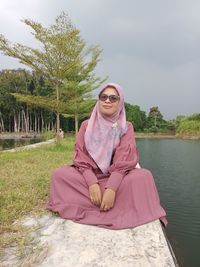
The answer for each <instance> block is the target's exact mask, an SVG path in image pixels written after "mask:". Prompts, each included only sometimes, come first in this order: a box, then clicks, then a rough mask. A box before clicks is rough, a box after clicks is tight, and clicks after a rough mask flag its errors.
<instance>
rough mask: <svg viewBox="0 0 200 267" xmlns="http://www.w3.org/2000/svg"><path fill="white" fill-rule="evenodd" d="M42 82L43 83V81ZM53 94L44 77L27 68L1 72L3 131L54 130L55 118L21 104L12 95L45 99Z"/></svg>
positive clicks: (1, 120)
mask: <svg viewBox="0 0 200 267" xmlns="http://www.w3.org/2000/svg"><path fill="white" fill-rule="evenodd" d="M41 80H42V81H43V82H41ZM50 92H52V88H50V86H49V84H48V83H46V80H44V79H43V78H42V77H40V76H39V77H38V76H36V74H35V73H31V72H29V71H27V70H25V69H17V70H2V71H0V111H1V112H0V131H3V132H4V131H9V132H10V131H14V132H20V131H23V132H24V131H26V132H28V131H35V132H40V131H43V130H44V129H46V130H47V129H49V130H50V129H53V128H54V124H55V115H54V114H53V113H52V112H51V111H48V110H45V109H43V108H38V107H35V108H33V107H32V106H33V105H32V103H27V102H26V104H24V103H19V102H17V101H16V98H15V97H14V96H13V94H15V93H18V94H20V95H21V94H22V96H25V97H27V98H28V97H29V96H31V95H39V96H42V95H44V93H46V94H48V93H50Z"/></svg>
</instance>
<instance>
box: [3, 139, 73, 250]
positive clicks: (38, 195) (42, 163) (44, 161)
mask: <svg viewBox="0 0 200 267" xmlns="http://www.w3.org/2000/svg"><path fill="white" fill-rule="evenodd" d="M73 145H74V136H68V137H66V138H65V139H63V140H61V143H60V144H59V145H56V144H50V145H45V146H41V147H38V148H35V149H32V150H23V151H16V152H14V153H11V152H1V153H0V206H1V209H0V222H1V228H0V234H1V235H2V238H1V239H0V247H1V248H3V247H5V246H8V245H10V244H11V243H12V242H14V241H15V242H17V243H18V244H20V243H23V242H24V236H25V234H24V229H23V228H22V227H20V226H19V225H16V224H13V223H14V222H15V221H16V220H18V219H20V218H21V217H22V216H23V215H25V214H28V213H30V212H31V213H42V212H44V211H45V203H46V201H47V199H48V194H49V184H50V176H51V173H52V171H53V170H54V169H55V168H57V167H59V166H62V165H65V164H70V163H71V162H72V156H73Z"/></svg>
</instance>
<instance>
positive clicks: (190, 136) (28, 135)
mask: <svg viewBox="0 0 200 267" xmlns="http://www.w3.org/2000/svg"><path fill="white" fill-rule="evenodd" d="M66 135H69V136H72V135H73V134H72V133H66ZM41 137H43V138H44V139H45V140H47V139H49V138H53V137H55V134H54V133H53V132H46V133H34V132H33V133H25V132H20V133H8V132H6V133H0V139H2V140H3V139H25V138H41ZM135 137H136V138H171V139H174V138H182V139H191V140H200V134H178V133H169V132H164V133H162V132H158V133H144V132H135Z"/></svg>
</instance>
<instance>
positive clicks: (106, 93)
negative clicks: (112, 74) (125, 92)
mask: <svg viewBox="0 0 200 267" xmlns="http://www.w3.org/2000/svg"><path fill="white" fill-rule="evenodd" d="M99 100H100V101H99V111H100V113H101V114H103V115H106V116H112V115H113V114H115V112H116V111H117V109H118V104H119V100H120V97H119V95H118V93H117V91H116V90H115V89H114V88H113V87H111V86H109V87H107V88H106V89H104V90H103V91H102V92H101V93H100V94H99Z"/></svg>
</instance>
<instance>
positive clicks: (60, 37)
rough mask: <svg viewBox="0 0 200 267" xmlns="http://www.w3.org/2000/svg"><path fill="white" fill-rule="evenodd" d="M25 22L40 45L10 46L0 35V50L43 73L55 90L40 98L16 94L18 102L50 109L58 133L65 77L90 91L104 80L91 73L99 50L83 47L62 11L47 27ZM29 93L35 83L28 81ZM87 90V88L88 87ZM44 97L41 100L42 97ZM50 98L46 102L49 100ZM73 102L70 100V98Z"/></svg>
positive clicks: (63, 108) (30, 21) (74, 28)
mask: <svg viewBox="0 0 200 267" xmlns="http://www.w3.org/2000/svg"><path fill="white" fill-rule="evenodd" d="M23 22H24V23H25V25H27V26H29V27H30V28H31V29H32V31H33V32H32V34H33V36H34V38H35V39H36V40H37V41H38V42H39V44H40V49H39V48H32V47H28V46H25V45H23V44H18V43H17V44H14V45H12V44H11V43H10V42H9V41H8V40H7V39H6V38H5V37H4V36H3V35H0V50H1V51H2V52H3V53H4V54H5V55H7V56H10V57H13V58H16V59H18V60H19V61H20V62H21V63H22V64H25V65H27V66H28V67H30V68H31V69H32V70H34V71H35V72H36V73H37V74H38V73H39V74H40V75H42V76H44V77H45V78H46V79H47V80H48V81H49V82H50V83H51V86H52V88H53V89H54V91H53V93H52V94H50V95H48V97H46V98H45V97H44V96H41V95H40V98H37V97H35V96H33V95H32V94H31V95H30V96H27V95H25V94H23V95H20V94H15V96H16V97H17V100H18V101H22V102H26V101H27V102H28V103H29V104H31V103H32V104H33V105H35V104H36V103H38V106H40V107H45V108H50V109H51V110H52V111H54V112H55V113H56V116H57V133H58V131H59V128H60V113H66V107H69V106H70V104H69V103H68V101H69V99H67V98H65V101H63V99H62V97H61V91H62V90H63V89H64V88H66V87H64V86H63V82H64V80H66V81H73V82H74V83H76V86H82V84H83V83H85V85H88V84H93V86H91V87H88V88H90V90H92V89H93V88H95V85H94V84H96V86H99V84H101V83H102V82H103V80H101V79H100V78H98V77H96V76H95V75H94V73H93V70H94V69H95V67H96V65H97V63H98V62H99V60H100V59H99V56H100V53H101V49H100V48H99V47H98V46H90V47H86V43H85V41H84V40H83V39H82V38H81V36H80V32H79V30H78V29H77V28H76V27H75V26H73V25H72V23H71V20H70V19H69V17H68V16H67V14H65V13H64V12H63V13H61V15H59V16H58V17H57V18H56V20H55V23H54V24H53V25H51V26H49V27H48V28H45V27H43V26H42V25H41V24H40V23H38V22H34V21H33V20H31V19H25V20H23ZM80 84H81V85H80ZM29 89H30V92H33V91H34V83H33V82H31V84H30V87H29ZM87 90H88V89H87ZM42 98H43V99H42ZM48 100H49V101H48ZM70 101H72V99H70Z"/></svg>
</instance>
